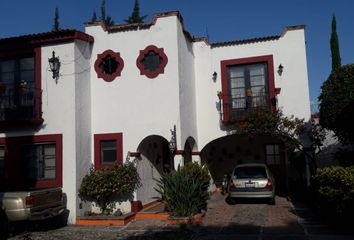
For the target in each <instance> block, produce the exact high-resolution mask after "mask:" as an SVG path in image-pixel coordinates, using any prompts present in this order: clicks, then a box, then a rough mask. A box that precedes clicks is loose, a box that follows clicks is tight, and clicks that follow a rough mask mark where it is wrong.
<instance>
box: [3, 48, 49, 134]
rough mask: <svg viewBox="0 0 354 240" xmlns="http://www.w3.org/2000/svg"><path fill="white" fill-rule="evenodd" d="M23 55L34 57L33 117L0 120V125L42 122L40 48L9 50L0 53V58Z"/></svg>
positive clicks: (12, 125)
mask: <svg viewBox="0 0 354 240" xmlns="http://www.w3.org/2000/svg"><path fill="white" fill-rule="evenodd" d="M24 55H32V56H33V58H34V71H35V73H34V74H35V76H34V77H35V89H34V98H35V105H34V118H33V119H32V120H29V121H28V120H21V119H19V120H16V121H0V126H2V127H5V128H11V127H21V126H27V125H40V124H42V123H43V118H42V90H41V89H42V70H41V67H42V50H41V48H40V47H36V48H33V49H32V48H31V49H25V50H23V51H22V52H17V51H15V52H9V53H0V58H4V59H6V58H7V59H12V58H18V57H21V56H24Z"/></svg>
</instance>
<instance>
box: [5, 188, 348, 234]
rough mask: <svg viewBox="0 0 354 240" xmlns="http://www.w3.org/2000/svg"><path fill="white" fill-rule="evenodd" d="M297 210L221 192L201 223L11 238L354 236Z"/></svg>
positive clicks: (282, 202) (280, 201)
mask: <svg viewBox="0 0 354 240" xmlns="http://www.w3.org/2000/svg"><path fill="white" fill-rule="evenodd" d="M297 210H300V209H296V208H295V207H293V206H292V204H291V203H290V202H288V201H287V200H286V199H285V198H280V197H277V198H276V205H274V206H272V205H267V204H266V203H264V202H258V201H257V202H255V201H254V202H249V201H248V202H241V203H237V204H236V205H229V204H227V203H226V202H225V196H223V195H221V194H220V193H215V194H213V195H212V197H211V199H210V201H209V204H208V211H207V214H206V216H205V217H204V219H203V223H202V224H201V225H200V226H188V227H185V228H180V227H179V226H168V225H166V224H165V221H164V220H161V219H137V220H134V221H132V222H130V223H129V224H128V225H126V226H106V227H102V226H101V227H91V226H90V227H87V226H67V227H65V228H61V229H53V230H48V231H33V232H30V233H21V234H18V235H16V236H13V237H11V238H10V239H11V240H19V239H21V240H22V239H24V240H31V239H32V240H47V239H48V240H52V239H53V240H54V239H60V240H76V239H77V240H81V239H82V240H97V239H107V240H123V239H124V240H143V239H144V240H145V239H151V240H152V239H154V240H159V239H177V240H178V239H193V240H198V239H199V240H209V239H210V240H211V239H237V240H243V239H244V240H252V239H254V240H262V239H264V240H268V239H269V240H270V239H272V240H282V239H284V240H285V239H286V240H305V239H314V240H317V239H325V240H327V239H329V240H332V239H335V238H334V237H336V240H341V239H348V240H349V239H354V235H351V234H349V235H341V234H339V235H338V233H337V235H331V236H332V237H333V238H331V236H328V235H325V233H324V234H323V232H322V233H321V232H317V233H313V232H309V231H308V229H307V226H306V225H304V222H306V217H304V216H302V217H298V216H297V215H296V211H297Z"/></svg>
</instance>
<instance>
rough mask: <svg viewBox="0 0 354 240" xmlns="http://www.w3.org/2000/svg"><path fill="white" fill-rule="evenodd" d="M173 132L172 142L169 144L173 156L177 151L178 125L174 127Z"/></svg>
mask: <svg viewBox="0 0 354 240" xmlns="http://www.w3.org/2000/svg"><path fill="white" fill-rule="evenodd" d="M170 131H171V140H170V141H169V142H168V148H169V149H170V152H171V154H174V153H175V152H176V149H177V139H176V125H174V126H173V130H172V129H170Z"/></svg>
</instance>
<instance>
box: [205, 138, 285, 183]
mask: <svg viewBox="0 0 354 240" xmlns="http://www.w3.org/2000/svg"><path fill="white" fill-rule="evenodd" d="M266 144H279V145H282V141H281V140H279V139H276V138H274V137H271V136H267V135H259V136H256V137H249V136H246V135H238V134H233V135H228V136H225V137H221V138H218V139H215V140H213V141H211V142H210V143H208V144H207V145H206V146H205V147H204V148H203V149H202V151H201V161H202V164H206V165H207V166H208V168H209V171H210V174H211V176H212V178H213V180H214V182H215V184H216V185H217V186H219V185H220V184H221V181H222V178H223V175H224V174H227V173H230V172H231V171H232V170H233V168H234V167H235V166H236V165H237V164H241V163H266V156H265V145H266ZM280 161H281V164H282V165H285V156H284V154H283V153H281V154H280Z"/></svg>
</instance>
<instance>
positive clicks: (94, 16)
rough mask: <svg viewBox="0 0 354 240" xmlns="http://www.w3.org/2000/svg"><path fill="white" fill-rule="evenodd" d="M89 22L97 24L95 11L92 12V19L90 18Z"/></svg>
mask: <svg viewBox="0 0 354 240" xmlns="http://www.w3.org/2000/svg"><path fill="white" fill-rule="evenodd" d="M91 22H97V15H96V11H93V14H92V18H91Z"/></svg>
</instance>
